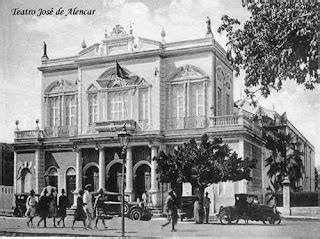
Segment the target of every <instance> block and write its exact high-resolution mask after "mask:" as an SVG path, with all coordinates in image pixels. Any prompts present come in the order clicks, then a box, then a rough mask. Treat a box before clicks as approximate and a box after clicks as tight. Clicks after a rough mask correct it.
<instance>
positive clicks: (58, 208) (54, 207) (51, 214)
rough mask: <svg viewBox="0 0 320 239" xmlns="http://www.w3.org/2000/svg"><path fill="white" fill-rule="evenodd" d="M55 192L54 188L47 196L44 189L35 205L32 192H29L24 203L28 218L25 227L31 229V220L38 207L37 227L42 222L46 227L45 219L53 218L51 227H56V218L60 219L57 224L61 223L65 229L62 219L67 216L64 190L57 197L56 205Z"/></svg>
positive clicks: (66, 200)
mask: <svg viewBox="0 0 320 239" xmlns="http://www.w3.org/2000/svg"><path fill="white" fill-rule="evenodd" d="M56 194H57V193H56V191H55V189H54V188H52V189H51V192H50V194H49V192H48V190H47V189H46V188H45V189H44V190H43V192H42V195H41V196H40V199H39V202H38V203H37V201H36V197H35V192H34V190H31V191H30V195H29V196H28V198H27V201H26V208H27V211H26V216H27V217H28V221H27V226H28V227H30V226H31V227H33V218H34V217H35V215H36V207H37V205H38V215H39V216H40V220H39V221H38V226H40V223H41V222H42V221H43V224H44V227H47V218H53V226H54V227H56V218H60V219H59V220H58V222H57V224H58V225H59V224H60V222H61V221H62V223H63V227H65V222H64V219H65V218H66V216H67V213H66V211H67V207H68V206H69V202H68V198H67V196H66V195H65V190H64V189H62V190H61V196H60V197H59V200H58V204H57V198H56Z"/></svg>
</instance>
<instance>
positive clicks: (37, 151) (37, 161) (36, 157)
mask: <svg viewBox="0 0 320 239" xmlns="http://www.w3.org/2000/svg"><path fill="white" fill-rule="evenodd" d="M34 155H35V160H34V170H35V187H34V191H35V193H36V194H40V191H39V161H40V149H36V151H35V154H34Z"/></svg>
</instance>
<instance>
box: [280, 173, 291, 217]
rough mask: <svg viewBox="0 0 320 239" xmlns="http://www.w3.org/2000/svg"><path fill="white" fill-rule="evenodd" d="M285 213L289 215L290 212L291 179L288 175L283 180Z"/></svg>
mask: <svg viewBox="0 0 320 239" xmlns="http://www.w3.org/2000/svg"><path fill="white" fill-rule="evenodd" d="M282 184H283V192H282V193H283V195H282V196H283V212H282V213H283V215H286V216H289V215H290V214H291V213H290V180H289V178H288V177H285V178H284V181H283V183H282Z"/></svg>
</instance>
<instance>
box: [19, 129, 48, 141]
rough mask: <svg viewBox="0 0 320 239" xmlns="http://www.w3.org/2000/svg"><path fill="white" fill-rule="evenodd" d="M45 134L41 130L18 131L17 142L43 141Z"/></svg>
mask: <svg viewBox="0 0 320 239" xmlns="http://www.w3.org/2000/svg"><path fill="white" fill-rule="evenodd" d="M43 138H44V134H43V131H42V130H40V129H34V130H17V131H15V132H14V139H15V140H23V139H43Z"/></svg>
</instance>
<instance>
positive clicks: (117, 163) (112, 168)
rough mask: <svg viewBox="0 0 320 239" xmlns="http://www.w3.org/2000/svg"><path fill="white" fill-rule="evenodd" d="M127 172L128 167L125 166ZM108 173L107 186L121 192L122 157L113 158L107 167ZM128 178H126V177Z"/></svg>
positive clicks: (109, 189)
mask: <svg viewBox="0 0 320 239" xmlns="http://www.w3.org/2000/svg"><path fill="white" fill-rule="evenodd" d="M124 171H125V174H126V167H125V168H124ZM106 175H108V176H107V177H106V178H107V183H106V187H107V190H108V191H111V192H121V189H122V159H116V160H112V161H111V162H110V163H109V164H108V165H107V167H106ZM124 180H126V179H124Z"/></svg>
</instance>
